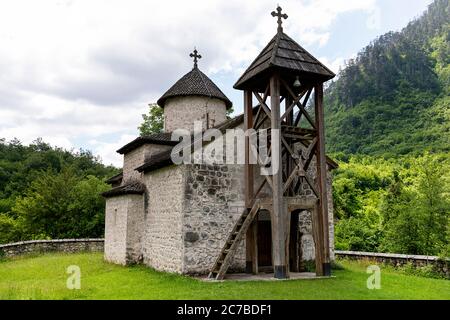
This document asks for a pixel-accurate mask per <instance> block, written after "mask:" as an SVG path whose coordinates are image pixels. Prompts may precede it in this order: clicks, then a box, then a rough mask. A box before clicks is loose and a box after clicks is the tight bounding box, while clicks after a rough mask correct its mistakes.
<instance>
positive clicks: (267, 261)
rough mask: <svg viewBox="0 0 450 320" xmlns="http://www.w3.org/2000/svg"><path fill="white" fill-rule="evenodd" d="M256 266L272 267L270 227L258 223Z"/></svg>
mask: <svg viewBox="0 0 450 320" xmlns="http://www.w3.org/2000/svg"><path fill="white" fill-rule="evenodd" d="M258 266H261V267H269V266H272V225H271V223H270V221H258Z"/></svg>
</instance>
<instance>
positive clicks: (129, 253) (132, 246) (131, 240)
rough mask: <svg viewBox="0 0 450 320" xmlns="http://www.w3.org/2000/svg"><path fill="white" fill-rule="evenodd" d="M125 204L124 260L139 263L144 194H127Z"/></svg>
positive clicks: (142, 230)
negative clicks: (125, 233) (125, 237)
mask: <svg viewBox="0 0 450 320" xmlns="http://www.w3.org/2000/svg"><path fill="white" fill-rule="evenodd" d="M126 197H127V198H128V204H127V239H126V262H127V264H129V263H139V262H141V261H142V257H143V255H142V240H143V233H144V213H145V212H144V202H145V199H144V196H142V195H139V194H128V195H126Z"/></svg>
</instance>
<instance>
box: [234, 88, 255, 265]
mask: <svg viewBox="0 0 450 320" xmlns="http://www.w3.org/2000/svg"><path fill="white" fill-rule="evenodd" d="M244 126H245V130H248V129H252V128H253V102H252V92H251V91H249V90H246V91H244ZM238 152H239V151H238ZM250 152H251V148H250V137H249V136H248V135H247V136H246V137H245V166H244V175H245V206H246V208H247V209H248V210H250V208H251V207H252V205H253V204H252V201H253V196H254V190H253V189H254V186H253V166H254V165H253V164H250ZM255 234H256V231H255V230H254V224H252V225H251V226H250V227H249V229H248V231H247V234H246V242H245V248H246V249H245V253H246V254H245V255H246V272H247V273H257V272H258V270H257V265H256V270H255V263H257V261H255V260H256V255H257V251H256V252H255V247H256V245H257V243H256V238H255Z"/></svg>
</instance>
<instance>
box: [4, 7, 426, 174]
mask: <svg viewBox="0 0 450 320" xmlns="http://www.w3.org/2000/svg"><path fill="white" fill-rule="evenodd" d="M278 3H279V4H280V5H281V6H282V7H283V10H284V11H285V12H286V13H287V14H288V15H289V18H288V19H287V21H285V22H284V24H283V26H284V31H285V32H286V33H287V34H289V35H290V36H291V37H292V38H294V39H295V40H297V42H299V43H300V44H301V45H302V46H303V47H305V48H306V49H307V50H308V51H310V52H311V53H312V54H313V55H315V56H316V57H318V58H319V60H321V61H322V62H323V63H325V64H326V65H328V66H329V67H330V68H331V69H332V70H333V71H335V72H337V71H338V70H339V66H341V65H343V63H344V61H345V60H346V59H349V58H351V57H352V56H354V55H355V54H356V53H357V52H358V51H359V50H360V49H361V48H363V47H364V46H365V45H367V44H368V43H369V42H370V41H371V40H373V39H374V38H375V37H377V36H379V35H381V34H383V33H385V32H387V31H390V30H400V29H401V28H402V27H403V26H405V25H406V24H407V23H408V21H410V20H411V19H413V18H414V17H417V16H418V15H420V14H421V12H423V11H424V10H425V9H426V7H427V5H428V4H429V3H431V0H279V1H278ZM276 4H277V2H276V1H275V2H274V1H268V0H251V1H245V2H244V1H242V0H222V1H214V0H209V1H171V0H164V1H152V0H145V1H144V0H142V1H141V0H133V1H125V0H90V1H82V0H79V1H77V0H40V1H32V0H28V1H22V0H14V1H13V0H9V1H8V0H0V138H6V139H8V140H9V139H12V138H14V137H17V138H19V139H20V140H21V141H22V142H23V143H26V144H27V143H30V142H31V141H33V140H34V139H36V138H37V137H42V138H43V139H44V140H45V141H47V142H49V143H50V144H52V145H57V146H60V147H64V148H67V149H71V148H74V149H78V148H83V149H88V150H92V151H93V152H94V153H95V154H96V155H99V156H100V157H101V158H102V161H103V162H104V163H105V164H114V165H117V166H120V165H121V158H120V156H119V155H117V154H116V153H115V150H117V149H118V148H119V147H121V146H122V145H124V144H126V143H127V142H129V141H130V140H132V139H134V138H135V137H136V136H137V134H138V132H137V126H138V125H139V123H140V122H141V114H142V113H145V112H146V111H147V108H148V107H147V104H148V103H150V102H154V101H156V100H157V99H158V98H159V97H160V96H161V95H162V94H163V93H164V92H165V90H167V89H168V88H169V87H170V86H171V85H172V84H173V83H174V82H175V81H176V80H178V79H179V78H180V77H181V76H182V75H184V74H185V73H186V72H188V71H189V70H190V69H191V67H192V62H191V60H190V58H189V56H188V54H189V52H191V51H192V49H193V47H194V46H197V48H198V50H199V52H200V53H201V54H202V56H203V59H201V61H200V62H199V66H200V68H201V69H202V70H203V71H204V72H205V73H206V74H208V75H209V76H210V77H211V79H212V80H213V81H214V82H215V83H216V84H217V85H218V86H219V87H220V88H221V89H222V90H223V91H224V92H225V94H226V95H227V96H228V97H229V98H230V99H231V100H232V101H233V103H234V108H235V112H236V114H237V113H241V112H242V104H241V100H242V96H241V92H239V91H236V90H234V89H233V88H232V86H233V84H234V82H235V81H236V80H237V78H238V77H239V75H240V74H241V73H242V72H243V70H244V69H245V68H246V67H247V66H248V65H249V63H250V62H251V61H252V60H253V59H254V58H255V57H256V55H257V54H258V53H259V52H260V50H261V49H262V48H263V47H264V45H265V44H266V43H267V42H268V41H269V40H270V39H271V37H272V36H273V35H274V34H275V32H276V21H275V19H274V18H272V17H271V15H270V12H271V11H272V10H273V9H274V8H275V7H276Z"/></svg>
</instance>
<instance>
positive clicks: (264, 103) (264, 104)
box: [253, 92, 271, 118]
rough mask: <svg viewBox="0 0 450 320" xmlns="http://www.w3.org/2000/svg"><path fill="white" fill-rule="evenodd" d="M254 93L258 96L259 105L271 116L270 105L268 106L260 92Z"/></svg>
mask: <svg viewBox="0 0 450 320" xmlns="http://www.w3.org/2000/svg"><path fill="white" fill-rule="evenodd" d="M253 95H254V96H255V97H256V99H257V100H258V102H259V105H260V106H261V107H262V108H263V110H264V111H265V112H266V114H267V116H268V117H269V118H270V117H271V111H270V109H269V107H268V106H267V104H266V102H265V101H264V100H263V99H262V98H261V96H260V95H259V93H258V92H253Z"/></svg>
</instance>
